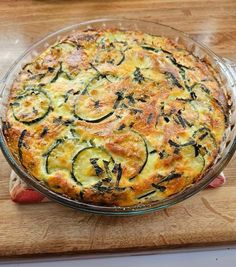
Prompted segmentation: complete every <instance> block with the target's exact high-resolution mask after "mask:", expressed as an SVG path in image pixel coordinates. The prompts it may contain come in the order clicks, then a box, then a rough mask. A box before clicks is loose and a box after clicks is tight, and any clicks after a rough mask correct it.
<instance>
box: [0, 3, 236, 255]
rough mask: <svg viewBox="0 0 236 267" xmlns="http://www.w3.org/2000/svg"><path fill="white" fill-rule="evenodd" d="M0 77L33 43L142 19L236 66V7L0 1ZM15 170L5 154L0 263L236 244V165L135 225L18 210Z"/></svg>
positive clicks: (0, 162)
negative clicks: (84, 27)
mask: <svg viewBox="0 0 236 267" xmlns="http://www.w3.org/2000/svg"><path fill="white" fill-rule="evenodd" d="M0 14H1V15H0V17H1V19H0V33H1V38H0V58H1V63H0V78H1V77H3V75H4V73H5V72H6V70H7V69H8V67H9V66H10V65H11V64H12V63H13V62H14V60H15V59H16V58H17V57H18V56H19V55H20V54H21V53H22V52H23V51H24V50H25V49H26V48H28V47H29V46H30V45H31V44H32V43H33V42H35V41H36V40H38V39H40V38H41V37H42V36H44V35H46V34H47V33H49V32H52V31H55V30H57V29H59V28H62V27H65V26H67V25H71V24H75V23H78V22H80V21H83V20H88V19H94V18H101V17H114V16H119V17H121V18H140V19H145V20H150V21H156V22H160V23H163V24H166V25H170V26H172V27H175V28H177V29H180V30H182V31H185V32H187V33H189V34H191V35H192V36H193V37H194V38H195V39H196V40H198V41H201V42H203V43H205V44H206V45H207V46H208V47H210V48H211V49H212V50H213V51H214V52H215V53H217V54H219V55H220V56H223V57H228V58H230V59H232V60H235V61H236V53H235V52H236V49H235V47H236V46H235V45H236V1H234V0H229V1H227V0H225V1H222V0H221V1H212V0H208V1H203V0H198V1H178V0H170V1H166V0H162V1H150V0H140V1H138V0H135V1H132V0H131V1H125V0H123V1H113V0H107V1H101V0H100V1H95V0H94V1H88V0H80V1H73V0H68V1H59V0H58V1H52V0H48V1H45V0H31V1H26V0H25V1H13V0H9V1H7V0H5V1H4V0H3V1H1V2H0ZM9 173H10V168H9V166H8V164H7V163H6V161H5V159H4V158H3V156H2V155H0V175H1V176H0V210H1V216H0V257H11V256H14V257H15V256H17V255H23V256H27V255H34V256H35V255H36V254H37V255H46V254H59V253H60V254H68V253H69V254H76V255H78V254H85V253H100V252H102V253H105V252H113V253H114V252H126V251H141V250H160V249H166V248H174V247H189V246H207V245H224V244H230V243H236V231H235V229H236V194H235V192H236V179H235V178H236V160H233V161H231V163H230V164H229V165H228V167H227V168H226V170H225V174H226V176H227V183H226V185H225V186H224V187H222V188H219V189H215V190H204V191H203V192H201V193H199V194H197V195H196V196H194V197H192V198H191V199H189V200H186V201H184V202H182V203H180V204H178V205H176V206H174V207H171V208H169V209H167V210H164V211H160V212H155V213H152V214H148V215H143V216H139V217H129V218H114V217H113V218H111V217H103V216H98V215H91V214H85V213H81V212H78V211H75V210H71V209H69V208H65V207H62V206H60V205H58V204H55V203H41V204H34V205H17V204H14V203H12V202H11V200H10V199H9V195H8V177H9Z"/></svg>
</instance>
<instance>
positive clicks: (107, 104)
mask: <svg viewBox="0 0 236 267" xmlns="http://www.w3.org/2000/svg"><path fill="white" fill-rule="evenodd" d="M109 84H110V82H109V81H107V79H104V78H102V77H101V76H99V77H95V78H93V79H92V80H91V81H90V82H89V83H88V85H87V86H86V87H85V89H84V90H83V91H82V93H81V94H80V95H78V97H77V99H76V103H75V105H74V115H75V117H76V118H78V119H80V120H84V121H87V122H93V123H97V122H100V121H102V120H104V119H106V118H108V117H110V116H111V115H112V114H113V113H114V103H115V101H116V99H117V96H116V95H115V94H114V93H113V92H112V91H111V90H109V88H110V87H109Z"/></svg>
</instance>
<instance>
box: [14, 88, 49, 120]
mask: <svg viewBox="0 0 236 267" xmlns="http://www.w3.org/2000/svg"><path fill="white" fill-rule="evenodd" d="M50 104H51V101H50V99H49V97H48V95H47V94H46V93H45V92H44V91H42V90H41V89H32V90H29V91H26V92H25V93H23V94H22V95H19V96H17V97H16V98H15V99H14V102H11V103H10V105H11V107H12V110H13V115H14V117H15V119H16V120H18V121H20V122H22V123H25V124H31V123H35V122H38V121H40V120H41V119H43V118H44V117H45V116H46V115H47V114H48V113H49V111H50Z"/></svg>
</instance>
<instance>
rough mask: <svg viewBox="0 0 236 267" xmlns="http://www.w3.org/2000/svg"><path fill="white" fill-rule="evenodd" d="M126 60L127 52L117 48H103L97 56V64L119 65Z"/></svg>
mask: <svg viewBox="0 0 236 267" xmlns="http://www.w3.org/2000/svg"><path fill="white" fill-rule="evenodd" d="M124 60H125V53H124V52H122V51H121V50H118V49H115V48H108V49H102V50H100V51H99V52H98V53H97V56H96V58H95V63H96V64H103V63H110V64H112V65H116V66H119V65H120V64H121V63H122V62H123V61H124Z"/></svg>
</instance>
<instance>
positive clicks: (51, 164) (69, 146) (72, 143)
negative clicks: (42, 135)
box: [45, 138, 86, 173]
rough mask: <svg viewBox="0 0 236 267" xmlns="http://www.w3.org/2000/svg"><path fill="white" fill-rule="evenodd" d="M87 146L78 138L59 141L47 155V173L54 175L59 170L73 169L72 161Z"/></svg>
mask: <svg viewBox="0 0 236 267" xmlns="http://www.w3.org/2000/svg"><path fill="white" fill-rule="evenodd" d="M85 146H86V145H85V144H84V143H80V142H79V139H77V138H70V139H58V140H57V141H56V142H55V143H54V144H53V146H52V147H51V149H49V151H48V152H47V153H46V154H45V155H46V171H47V173H52V172H53V171H56V170H58V169H67V170H69V171H71V169H72V159H73V157H74V156H75V154H76V153H77V152H78V151H79V150H81V149H82V148H84V147H85Z"/></svg>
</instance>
